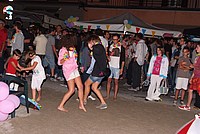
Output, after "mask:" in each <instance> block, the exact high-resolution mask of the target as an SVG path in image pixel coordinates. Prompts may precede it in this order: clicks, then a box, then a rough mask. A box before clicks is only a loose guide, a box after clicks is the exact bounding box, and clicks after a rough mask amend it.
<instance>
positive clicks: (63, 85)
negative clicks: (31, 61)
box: [60, 84, 68, 88]
mask: <svg viewBox="0 0 200 134" xmlns="http://www.w3.org/2000/svg"><path fill="white" fill-rule="evenodd" d="M60 86H62V87H66V88H68V86H67V85H65V84H60Z"/></svg>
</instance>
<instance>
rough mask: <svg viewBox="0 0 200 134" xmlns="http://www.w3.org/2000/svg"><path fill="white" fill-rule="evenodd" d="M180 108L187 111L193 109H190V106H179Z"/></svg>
mask: <svg viewBox="0 0 200 134" xmlns="http://www.w3.org/2000/svg"><path fill="white" fill-rule="evenodd" d="M178 108H179V109H181V110H185V111H190V110H191V108H190V107H188V106H179V107H178Z"/></svg>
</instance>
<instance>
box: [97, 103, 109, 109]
mask: <svg viewBox="0 0 200 134" xmlns="http://www.w3.org/2000/svg"><path fill="white" fill-rule="evenodd" d="M96 108H99V109H106V108H108V106H107V104H101V105H99V106H96Z"/></svg>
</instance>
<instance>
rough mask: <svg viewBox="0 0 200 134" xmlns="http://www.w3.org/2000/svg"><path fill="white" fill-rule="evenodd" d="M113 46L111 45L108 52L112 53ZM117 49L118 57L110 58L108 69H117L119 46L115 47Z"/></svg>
mask: <svg viewBox="0 0 200 134" xmlns="http://www.w3.org/2000/svg"><path fill="white" fill-rule="evenodd" d="M113 45H114V44H112V45H111V46H110V49H109V51H110V52H112V51H113V49H114V48H115V47H114V46H113ZM117 48H118V49H119V55H118V56H110V62H109V65H110V67H113V68H119V67H120V66H119V63H120V53H121V46H119V47H117Z"/></svg>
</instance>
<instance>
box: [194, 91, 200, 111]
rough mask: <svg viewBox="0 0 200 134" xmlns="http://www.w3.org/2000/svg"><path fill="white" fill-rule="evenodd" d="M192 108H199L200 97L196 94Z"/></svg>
mask: <svg viewBox="0 0 200 134" xmlns="http://www.w3.org/2000/svg"><path fill="white" fill-rule="evenodd" d="M194 106H196V107H198V108H200V96H199V93H198V92H196V98H195V102H194Z"/></svg>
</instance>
